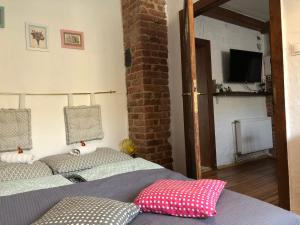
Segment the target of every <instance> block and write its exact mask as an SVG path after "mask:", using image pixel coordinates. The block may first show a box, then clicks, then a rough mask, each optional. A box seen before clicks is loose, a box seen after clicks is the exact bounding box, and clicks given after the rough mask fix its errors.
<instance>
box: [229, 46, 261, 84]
mask: <svg viewBox="0 0 300 225" xmlns="http://www.w3.org/2000/svg"><path fill="white" fill-rule="evenodd" d="M262 57H263V54H262V53H260V52H249V51H241V50H235V49H231V50H230V74H229V77H228V79H227V81H226V82H229V83H257V82H261V73H262Z"/></svg>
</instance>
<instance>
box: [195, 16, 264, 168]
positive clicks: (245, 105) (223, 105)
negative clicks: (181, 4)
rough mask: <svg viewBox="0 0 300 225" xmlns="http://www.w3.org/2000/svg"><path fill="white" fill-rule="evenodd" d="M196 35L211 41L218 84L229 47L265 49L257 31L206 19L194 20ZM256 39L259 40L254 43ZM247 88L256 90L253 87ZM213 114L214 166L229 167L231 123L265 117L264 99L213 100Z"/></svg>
mask: <svg viewBox="0 0 300 225" xmlns="http://www.w3.org/2000/svg"><path fill="white" fill-rule="evenodd" d="M195 33H196V34H195V36H196V37H198V38H202V39H206V40H210V44H211V58H212V77H213V79H214V80H216V81H217V83H223V82H224V81H223V77H224V73H226V72H227V73H228V70H229V61H227V65H226V60H225V65H226V66H224V57H223V54H224V53H227V54H229V51H230V49H231V48H232V49H240V50H247V51H256V52H257V51H261V52H263V51H264V50H265V41H264V35H261V34H260V33H259V32H257V31H254V30H250V29H247V28H243V27H240V26H236V25H232V24H229V23H225V22H222V21H219V20H215V19H212V18H208V17H203V16H201V17H197V18H196V19H195ZM257 36H259V37H260V38H261V41H258V40H257ZM257 44H260V45H261V49H258V47H257ZM226 67H227V68H226ZM226 70H227V71H226ZM225 86H230V87H231V89H232V90H233V91H248V90H247V89H245V87H244V86H243V85H241V84H225ZM248 86H249V87H250V88H252V89H256V86H255V85H248ZM214 115H215V135H216V151H217V165H218V166H222V165H227V164H231V163H233V162H234V155H235V146H234V136H233V131H232V123H233V122H234V121H235V120H238V119H248V118H261V117H266V116H267V108H266V99H265V97H225V98H218V99H217V98H214Z"/></svg>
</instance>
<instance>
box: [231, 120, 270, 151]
mask: <svg viewBox="0 0 300 225" xmlns="http://www.w3.org/2000/svg"><path fill="white" fill-rule="evenodd" d="M235 136H236V137H235V138H236V148H237V153H238V154H242V155H244V154H249V153H253V152H258V151H262V150H266V149H271V148H273V135H272V120H271V118H270V117H265V118H255V119H243V120H237V121H235Z"/></svg>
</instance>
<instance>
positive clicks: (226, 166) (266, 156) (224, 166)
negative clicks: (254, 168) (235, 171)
mask: <svg viewBox="0 0 300 225" xmlns="http://www.w3.org/2000/svg"><path fill="white" fill-rule="evenodd" d="M268 158H269V159H275V157H273V156H269V155H263V156H261V157H257V158H254V159H248V160H244V161H240V162H234V163H230V164H226V165H222V166H217V169H218V170H222V169H226V168H230V167H235V166H239V165H243V164H245V163H249V162H252V161H257V160H261V159H268Z"/></svg>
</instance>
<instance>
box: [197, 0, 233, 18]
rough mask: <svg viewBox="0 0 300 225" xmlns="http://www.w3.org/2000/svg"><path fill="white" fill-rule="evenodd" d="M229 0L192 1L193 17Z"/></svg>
mask: <svg viewBox="0 0 300 225" xmlns="http://www.w3.org/2000/svg"><path fill="white" fill-rule="evenodd" d="M229 1H230V0H199V1H197V2H195V3H194V17H197V16H200V15H202V14H203V13H205V12H207V11H209V10H211V9H214V8H216V7H218V6H220V5H223V4H225V3H226V2H229Z"/></svg>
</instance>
